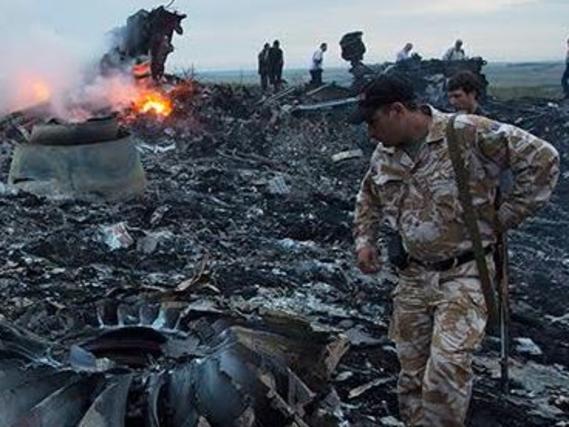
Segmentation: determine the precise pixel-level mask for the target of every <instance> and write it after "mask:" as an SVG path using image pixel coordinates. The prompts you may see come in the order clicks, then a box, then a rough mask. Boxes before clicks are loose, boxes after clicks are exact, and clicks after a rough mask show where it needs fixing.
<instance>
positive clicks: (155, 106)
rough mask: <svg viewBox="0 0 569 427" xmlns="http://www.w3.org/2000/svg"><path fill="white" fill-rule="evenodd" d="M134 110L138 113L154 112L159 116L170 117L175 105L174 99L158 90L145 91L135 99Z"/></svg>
mask: <svg viewBox="0 0 569 427" xmlns="http://www.w3.org/2000/svg"><path fill="white" fill-rule="evenodd" d="M134 110H135V111H136V112H138V113H153V114H156V115H157V116H161V117H168V116H169V115H170V114H172V111H173V110H174V106H173V105H172V101H171V100H170V99H169V98H168V97H166V96H165V95H163V94H162V93H160V92H157V91H145V92H142V93H141V94H140V96H139V97H138V99H137V100H136V101H134Z"/></svg>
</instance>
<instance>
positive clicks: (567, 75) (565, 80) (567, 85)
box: [561, 39, 569, 99]
mask: <svg viewBox="0 0 569 427" xmlns="http://www.w3.org/2000/svg"><path fill="white" fill-rule="evenodd" d="M561 84H562V85H563V92H564V93H565V98H566V99H569V39H567V53H566V55H565V72H564V73H563V77H562V79H561Z"/></svg>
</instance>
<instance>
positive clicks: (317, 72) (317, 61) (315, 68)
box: [310, 43, 328, 87]
mask: <svg viewBox="0 0 569 427" xmlns="http://www.w3.org/2000/svg"><path fill="white" fill-rule="evenodd" d="M327 50H328V45H327V44H326V43H322V44H321V45H320V47H319V48H318V50H317V51H316V52H314V55H312V62H311V64H310V85H312V86H314V87H320V86H322V73H323V71H324V69H323V65H324V52H326V51H327Z"/></svg>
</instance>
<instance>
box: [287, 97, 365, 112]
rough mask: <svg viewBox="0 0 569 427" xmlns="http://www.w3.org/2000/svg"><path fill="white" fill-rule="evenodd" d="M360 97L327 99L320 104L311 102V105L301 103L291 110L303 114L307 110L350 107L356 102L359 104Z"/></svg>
mask: <svg viewBox="0 0 569 427" xmlns="http://www.w3.org/2000/svg"><path fill="white" fill-rule="evenodd" d="M357 102H358V98H357V97H352V98H345V99H336V100H333V101H326V102H320V103H318V104H309V105H299V106H297V107H294V108H293V109H292V110H291V114H295V115H298V114H302V113H307V112H314V111H323V110H331V109H333V108H340V107H348V106H351V105H354V104H357Z"/></svg>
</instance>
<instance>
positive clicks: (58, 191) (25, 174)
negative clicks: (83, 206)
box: [8, 136, 146, 201]
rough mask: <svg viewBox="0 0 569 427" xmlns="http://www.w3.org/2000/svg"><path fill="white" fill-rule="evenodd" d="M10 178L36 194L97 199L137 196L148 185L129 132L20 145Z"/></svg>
mask: <svg viewBox="0 0 569 427" xmlns="http://www.w3.org/2000/svg"><path fill="white" fill-rule="evenodd" d="M8 180H9V183H10V184H11V185H14V186H15V187H17V188H20V189H22V190H25V191H29V192H32V193H35V194H38V195H44V196H54V197H68V198H75V199H80V200H94V201H101V200H105V201H113V200H119V199H121V200H122V199H125V198H130V197H133V196H137V195H140V194H142V193H143V192H144V188H145V185H146V178H145V175H144V169H143V167H142V163H141V162H140V158H139V154H138V151H137V150H136V146H135V143H134V141H133V140H132V139H131V137H130V136H125V137H123V138H120V139H117V140H114V141H106V142H101V143H92V144H81V143H80V142H79V143H78V144H75V145H40V144H18V145H16V147H15V149H14V154H13V157H12V163H11V166H10V174H9V178H8Z"/></svg>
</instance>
